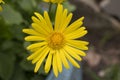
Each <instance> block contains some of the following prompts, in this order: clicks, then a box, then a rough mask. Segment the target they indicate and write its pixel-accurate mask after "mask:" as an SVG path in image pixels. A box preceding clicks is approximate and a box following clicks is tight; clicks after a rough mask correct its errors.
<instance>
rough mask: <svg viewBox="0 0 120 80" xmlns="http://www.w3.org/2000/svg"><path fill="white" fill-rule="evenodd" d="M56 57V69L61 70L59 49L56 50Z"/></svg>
mask: <svg viewBox="0 0 120 80" xmlns="http://www.w3.org/2000/svg"><path fill="white" fill-rule="evenodd" d="M56 58H57V61H56V62H57V66H58V70H59V72H62V62H61V58H60V53H59V51H56Z"/></svg>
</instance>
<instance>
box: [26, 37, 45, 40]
mask: <svg viewBox="0 0 120 80" xmlns="http://www.w3.org/2000/svg"><path fill="white" fill-rule="evenodd" d="M25 40H26V41H43V40H45V38H43V37H40V36H27V37H25Z"/></svg>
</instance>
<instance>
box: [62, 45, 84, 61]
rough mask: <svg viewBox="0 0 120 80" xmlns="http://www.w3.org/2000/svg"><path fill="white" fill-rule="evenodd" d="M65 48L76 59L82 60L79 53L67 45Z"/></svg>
mask: <svg viewBox="0 0 120 80" xmlns="http://www.w3.org/2000/svg"><path fill="white" fill-rule="evenodd" d="M64 49H65V51H66V52H67V53H68V54H69V55H70V56H72V57H73V58H75V59H76V60H78V61H81V60H82V59H81V57H80V56H79V55H78V54H76V53H75V52H74V51H73V50H71V49H70V48H69V47H68V46H65V47H64Z"/></svg>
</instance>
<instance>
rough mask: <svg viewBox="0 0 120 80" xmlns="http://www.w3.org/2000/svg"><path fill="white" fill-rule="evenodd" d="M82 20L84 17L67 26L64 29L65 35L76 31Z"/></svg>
mask: <svg viewBox="0 0 120 80" xmlns="http://www.w3.org/2000/svg"><path fill="white" fill-rule="evenodd" d="M83 19H84V17H81V18H79V19H78V20H76V21H75V22H73V23H72V24H71V25H69V26H68V27H67V28H66V29H65V31H64V32H65V33H66V34H67V33H71V32H72V31H74V30H76V29H78V28H79V27H80V26H81V25H82V24H83V22H82V21H83Z"/></svg>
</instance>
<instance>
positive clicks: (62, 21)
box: [60, 9, 68, 29]
mask: <svg viewBox="0 0 120 80" xmlns="http://www.w3.org/2000/svg"><path fill="white" fill-rule="evenodd" d="M67 14H68V10H67V9H65V10H64V11H63V14H62V16H61V23H60V29H62V27H63V24H64V23H65V21H66V18H67Z"/></svg>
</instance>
